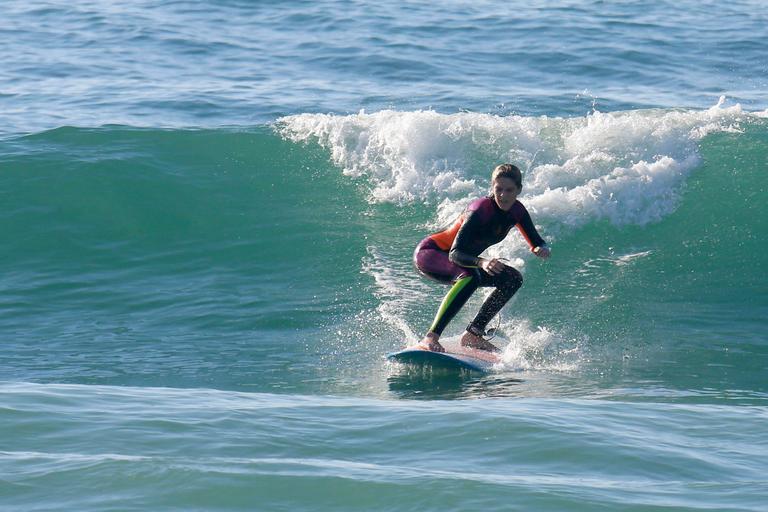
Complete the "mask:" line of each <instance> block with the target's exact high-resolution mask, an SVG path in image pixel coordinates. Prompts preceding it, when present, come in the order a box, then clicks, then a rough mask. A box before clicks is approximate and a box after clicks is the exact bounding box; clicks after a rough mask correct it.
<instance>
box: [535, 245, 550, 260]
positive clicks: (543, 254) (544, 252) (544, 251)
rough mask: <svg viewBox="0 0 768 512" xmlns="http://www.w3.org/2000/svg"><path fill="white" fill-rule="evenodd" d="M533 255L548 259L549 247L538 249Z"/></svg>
mask: <svg viewBox="0 0 768 512" xmlns="http://www.w3.org/2000/svg"><path fill="white" fill-rule="evenodd" d="M533 254H535V255H536V256H538V257H539V258H543V259H547V258H549V254H550V252H549V247H544V246H542V247H537V248H535V249H534V250H533Z"/></svg>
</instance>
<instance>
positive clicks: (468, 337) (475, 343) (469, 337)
mask: <svg viewBox="0 0 768 512" xmlns="http://www.w3.org/2000/svg"><path fill="white" fill-rule="evenodd" d="M461 346H462V347H472V348H476V349H480V350H487V351H488V352H501V350H499V347H497V346H496V345H494V344H493V343H491V342H489V341H486V340H484V339H483V338H481V337H480V336H477V335H475V334H472V333H471V332H465V333H464V336H462V337H461Z"/></svg>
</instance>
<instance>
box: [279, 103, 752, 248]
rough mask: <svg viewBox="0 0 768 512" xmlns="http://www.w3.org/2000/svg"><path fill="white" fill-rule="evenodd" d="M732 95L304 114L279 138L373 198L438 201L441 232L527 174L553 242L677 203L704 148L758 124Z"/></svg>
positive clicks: (653, 217) (532, 203) (528, 189)
mask: <svg viewBox="0 0 768 512" xmlns="http://www.w3.org/2000/svg"><path fill="white" fill-rule="evenodd" d="M725 103H726V100H725V98H720V100H719V101H718V103H717V104H716V105H714V106H713V107H712V108H710V109H706V110H640V111H628V112H614V113H601V112H594V113H592V114H590V115H588V116H585V117H577V118H557V117H546V116H541V117H523V116H507V117H500V116H496V115H490V114H477V113H457V114H440V113H437V112H433V111H415V112H397V111H392V110H386V111H381V112H376V113H365V112H360V113H358V114H354V115H328V114H300V115H294V116H288V117H284V118H282V119H280V120H279V121H278V123H277V124H276V128H277V130H278V131H279V133H280V134H281V135H282V136H283V137H286V138H288V139H290V140H293V141H297V142H308V141H314V142H316V143H318V144H320V145H321V146H322V147H324V148H326V149H327V150H328V151H329V152H330V156H331V159H332V160H333V162H334V163H335V164H336V165H337V166H338V167H339V168H340V169H342V171H343V172H344V174H346V175H348V176H350V177H354V178H356V179H361V180H366V181H367V182H368V183H369V190H370V198H369V199H370V201H372V202H393V203H399V204H402V203H409V202H423V201H429V202H434V203H437V204H438V207H437V215H436V218H435V222H434V224H435V226H437V225H444V224H447V223H448V222H450V221H451V220H452V219H453V218H455V216H456V215H457V214H458V213H459V212H460V211H461V209H462V208H463V207H464V206H465V205H466V203H467V201H468V200H469V198H471V197H475V196H477V195H480V194H484V193H486V190H487V188H488V185H489V174H490V170H491V167H492V166H493V165H495V164H496V163H499V162H508V161H511V162H514V163H517V164H519V165H520V166H521V167H522V168H524V169H526V168H527V167H528V166H529V165H530V164H531V163H532V162H533V161H534V158H535V164H534V166H533V168H531V169H529V170H528V171H527V172H526V176H525V184H524V190H523V195H522V197H521V199H522V200H523V202H524V203H525V204H526V206H528V207H529V209H531V210H533V211H534V212H535V214H536V215H535V217H536V222H537V224H538V225H542V226H545V227H546V228H547V229H548V230H549V231H550V235H556V234H557V232H558V231H559V230H560V229H561V228H563V227H567V228H572V227H574V226H580V225H583V224H584V223H586V222H591V221H594V220H600V219H607V220H609V221H610V222H613V223H615V224H645V223H648V222H653V221H657V220H659V219H661V218H663V217H664V216H665V215H668V214H669V213H671V212H672V211H674V209H675V208H676V206H677V201H678V196H679V193H680V190H681V188H682V186H683V184H684V182H685V179H686V177H687V175H688V174H689V173H690V172H691V171H692V170H693V169H694V168H695V167H696V166H697V165H698V164H699V162H700V159H699V156H698V141H700V140H701V138H702V137H705V136H706V135H708V134H710V133H714V132H718V131H720V132H723V131H728V132H738V131H740V130H741V128H740V125H741V123H743V122H745V121H746V120H748V119H757V116H755V115H753V114H748V113H745V112H744V111H742V109H741V107H740V106H739V105H734V106H730V107H728V106H725Z"/></svg>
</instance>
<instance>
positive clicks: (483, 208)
mask: <svg viewBox="0 0 768 512" xmlns="http://www.w3.org/2000/svg"><path fill="white" fill-rule="evenodd" d="M513 226H517V228H518V229H519V231H520V233H521V234H522V235H523V237H525V239H526V241H527V242H528V245H530V247H531V249H532V250H533V249H535V248H537V247H541V246H544V245H545V242H544V240H543V239H542V238H541V237H540V236H539V234H538V232H536V228H535V227H534V225H533V221H532V220H531V216H530V215H529V214H528V210H526V209H525V206H523V204H522V203H521V202H520V201H516V202H515V204H514V205H513V206H512V208H510V209H509V211H504V210H502V209H501V208H499V207H498V205H497V204H496V201H494V200H493V198H492V197H483V198H480V199H476V200H474V201H472V202H471V203H470V204H469V206H468V207H467V209H466V210H465V211H464V213H463V214H462V215H461V216H460V217H459V219H458V220H457V221H456V222H455V223H454V224H453V225H452V226H451V227H449V228H448V229H446V230H445V231H441V232H439V233H434V234H431V235H429V236H428V237H426V238H425V239H424V240H422V241H421V242H420V243H419V245H418V246H416V250H415V251H414V253H413V262H414V264H415V265H416V268H417V269H418V270H419V272H421V274H423V275H424V276H426V277H429V278H431V279H434V280H436V281H439V282H441V283H446V284H453V286H452V287H451V289H450V290H449V291H448V294H447V295H446V296H445V298H444V299H443V302H442V304H441V305H440V309H439V310H438V312H437V315H436V316H435V320H434V322H433V323H432V326H431V327H430V329H429V330H430V332H434V333H435V334H438V335H440V334H442V332H443V329H445V327H446V325H448V322H450V321H451V320H452V319H453V317H454V316H456V313H458V312H459V310H460V309H461V308H462V306H464V304H465V303H466V302H467V300H468V299H469V297H470V296H471V295H472V294H473V293H474V291H475V290H476V289H477V288H478V287H479V286H493V287H495V288H496V289H495V290H494V291H493V292H492V293H491V295H490V296H489V297H488V298H487V299H486V300H485V302H484V303H483V305H482V307H481V308H480V311H479V312H478V313H477V316H476V317H475V319H474V320H472V322H471V323H470V324H469V326H468V327H467V330H468V331H469V332H471V333H473V334H476V335H481V334H482V333H483V332H484V331H485V327H486V326H487V325H488V322H490V321H491V319H492V318H493V317H494V316H495V315H496V314H497V313H498V312H499V311H501V308H502V307H504V304H506V303H507V301H509V299H510V298H511V297H512V296H513V295H514V294H515V292H516V291H517V290H518V289H519V288H520V286H521V285H522V284H523V276H522V275H521V274H520V272H518V271H517V270H516V269H514V268H512V267H510V266H505V269H504V271H503V272H500V273H498V274H496V275H491V274H489V273H487V272H486V271H485V270H483V269H482V268H480V267H479V264H480V258H479V255H480V254H481V253H482V252H483V251H484V250H486V249H487V248H488V247H490V246H491V245H494V244H497V243H499V242H501V241H502V240H504V238H505V237H506V236H507V233H509V231H510V229H512V227H513Z"/></svg>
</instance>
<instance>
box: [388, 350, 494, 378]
mask: <svg viewBox="0 0 768 512" xmlns="http://www.w3.org/2000/svg"><path fill="white" fill-rule="evenodd" d="M387 359H388V360H389V361H392V362H393V363H399V364H405V365H409V366H416V367H421V368H432V369H440V370H449V371H459V370H469V371H475V372H489V371H491V369H492V368H493V366H494V365H495V364H498V363H499V362H501V358H500V357H499V355H498V354H495V353H492V352H488V351H486V350H478V349H473V348H468V347H459V348H456V349H448V350H446V351H445V352H432V351H431V350H425V349H423V348H414V347H411V348H406V349H405V350H400V351H398V352H392V353H391V354H387Z"/></svg>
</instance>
